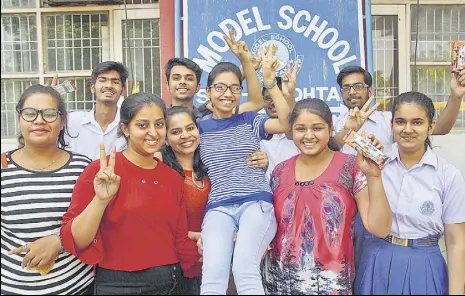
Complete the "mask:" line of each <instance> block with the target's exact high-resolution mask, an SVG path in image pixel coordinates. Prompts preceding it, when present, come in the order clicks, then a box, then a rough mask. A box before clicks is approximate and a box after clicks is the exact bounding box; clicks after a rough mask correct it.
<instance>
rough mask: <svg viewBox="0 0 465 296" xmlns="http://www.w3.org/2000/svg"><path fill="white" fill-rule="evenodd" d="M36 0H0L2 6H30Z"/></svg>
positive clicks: (34, 4)
mask: <svg viewBox="0 0 465 296" xmlns="http://www.w3.org/2000/svg"><path fill="white" fill-rule="evenodd" d="M32 7H36V0H2V8H32Z"/></svg>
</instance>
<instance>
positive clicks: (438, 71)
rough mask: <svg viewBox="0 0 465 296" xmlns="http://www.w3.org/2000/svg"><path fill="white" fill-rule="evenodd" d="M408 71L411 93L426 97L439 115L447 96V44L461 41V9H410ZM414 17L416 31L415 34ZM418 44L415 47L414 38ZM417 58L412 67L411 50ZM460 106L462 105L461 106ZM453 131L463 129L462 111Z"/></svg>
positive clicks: (464, 28)
mask: <svg viewBox="0 0 465 296" xmlns="http://www.w3.org/2000/svg"><path fill="white" fill-rule="evenodd" d="M411 7H412V10H411V11H412V13H411V28H412V30H411V37H410V42H411V44H410V67H411V81H412V90H416V91H419V92H422V93H425V94H426V95H428V96H429V97H430V98H431V99H432V100H433V102H434V104H435V107H436V110H437V113H438V114H439V113H440V112H441V111H442V110H443V108H444V107H445V104H446V101H447V99H448V97H449V92H450V79H451V73H450V59H451V53H450V51H451V42H452V41H454V40H462V41H463V40H465V6H464V5H420V7H419V9H418V10H417V7H416V5H412V6H411ZM417 16H418V31H417V24H416V21H417ZM417 33H418V42H417V44H416V40H415V39H416V37H417V36H416V35H417ZM416 45H417V55H416V64H417V66H416V67H415V46H416ZM462 105H463V104H462ZM455 128H459V129H464V128H465V107H463V108H461V110H460V114H459V117H458V119H457V122H456V124H455Z"/></svg>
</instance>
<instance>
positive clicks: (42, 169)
mask: <svg viewBox="0 0 465 296" xmlns="http://www.w3.org/2000/svg"><path fill="white" fill-rule="evenodd" d="M21 153H22V155H23V157H24V158H25V159H26V160H27V162H29V163H33V162H32V161H31V159H30V158H29V157H27V155H26V153H24V148H23V149H21ZM60 156H61V155H60V154H58V156H57V158H55V160H54V161H52V163H50V164H49V165H47V166H45V167H43V168H40V169H38V168H34V170H36V171H41V172H42V171H45V170H46V169H48V168H49V167H51V166H52V165H54V164H55V162H57V161H58V159H60Z"/></svg>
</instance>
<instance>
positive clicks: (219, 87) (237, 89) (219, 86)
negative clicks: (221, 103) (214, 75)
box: [210, 83, 242, 94]
mask: <svg viewBox="0 0 465 296" xmlns="http://www.w3.org/2000/svg"><path fill="white" fill-rule="evenodd" d="M210 87H213V88H214V89H215V90H216V91H217V92H220V93H225V92H226V91H227V90H228V88H229V89H230V90H231V93H233V94H240V93H241V91H242V86H240V85H238V84H233V85H230V86H227V85H226V84H224V83H215V84H213V85H210Z"/></svg>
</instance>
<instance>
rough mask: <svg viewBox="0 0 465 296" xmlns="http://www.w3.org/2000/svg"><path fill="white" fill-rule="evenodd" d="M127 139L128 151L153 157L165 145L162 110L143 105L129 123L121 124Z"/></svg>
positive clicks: (157, 107)
mask: <svg viewBox="0 0 465 296" xmlns="http://www.w3.org/2000/svg"><path fill="white" fill-rule="evenodd" d="M121 130H122V132H123V133H124V135H125V137H126V138H127V139H128V149H131V150H133V151H135V152H136V153H138V154H140V155H142V156H153V154H154V153H155V152H157V151H158V150H159V149H160V148H161V146H163V144H164V143H165V138H166V126H165V118H164V114H163V110H162V109H161V108H160V107H159V106H157V105H155V104H150V105H145V106H144V107H142V108H141V109H140V110H139V111H137V113H136V115H134V117H133V118H132V119H131V121H130V122H129V126H126V125H124V124H121Z"/></svg>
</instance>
